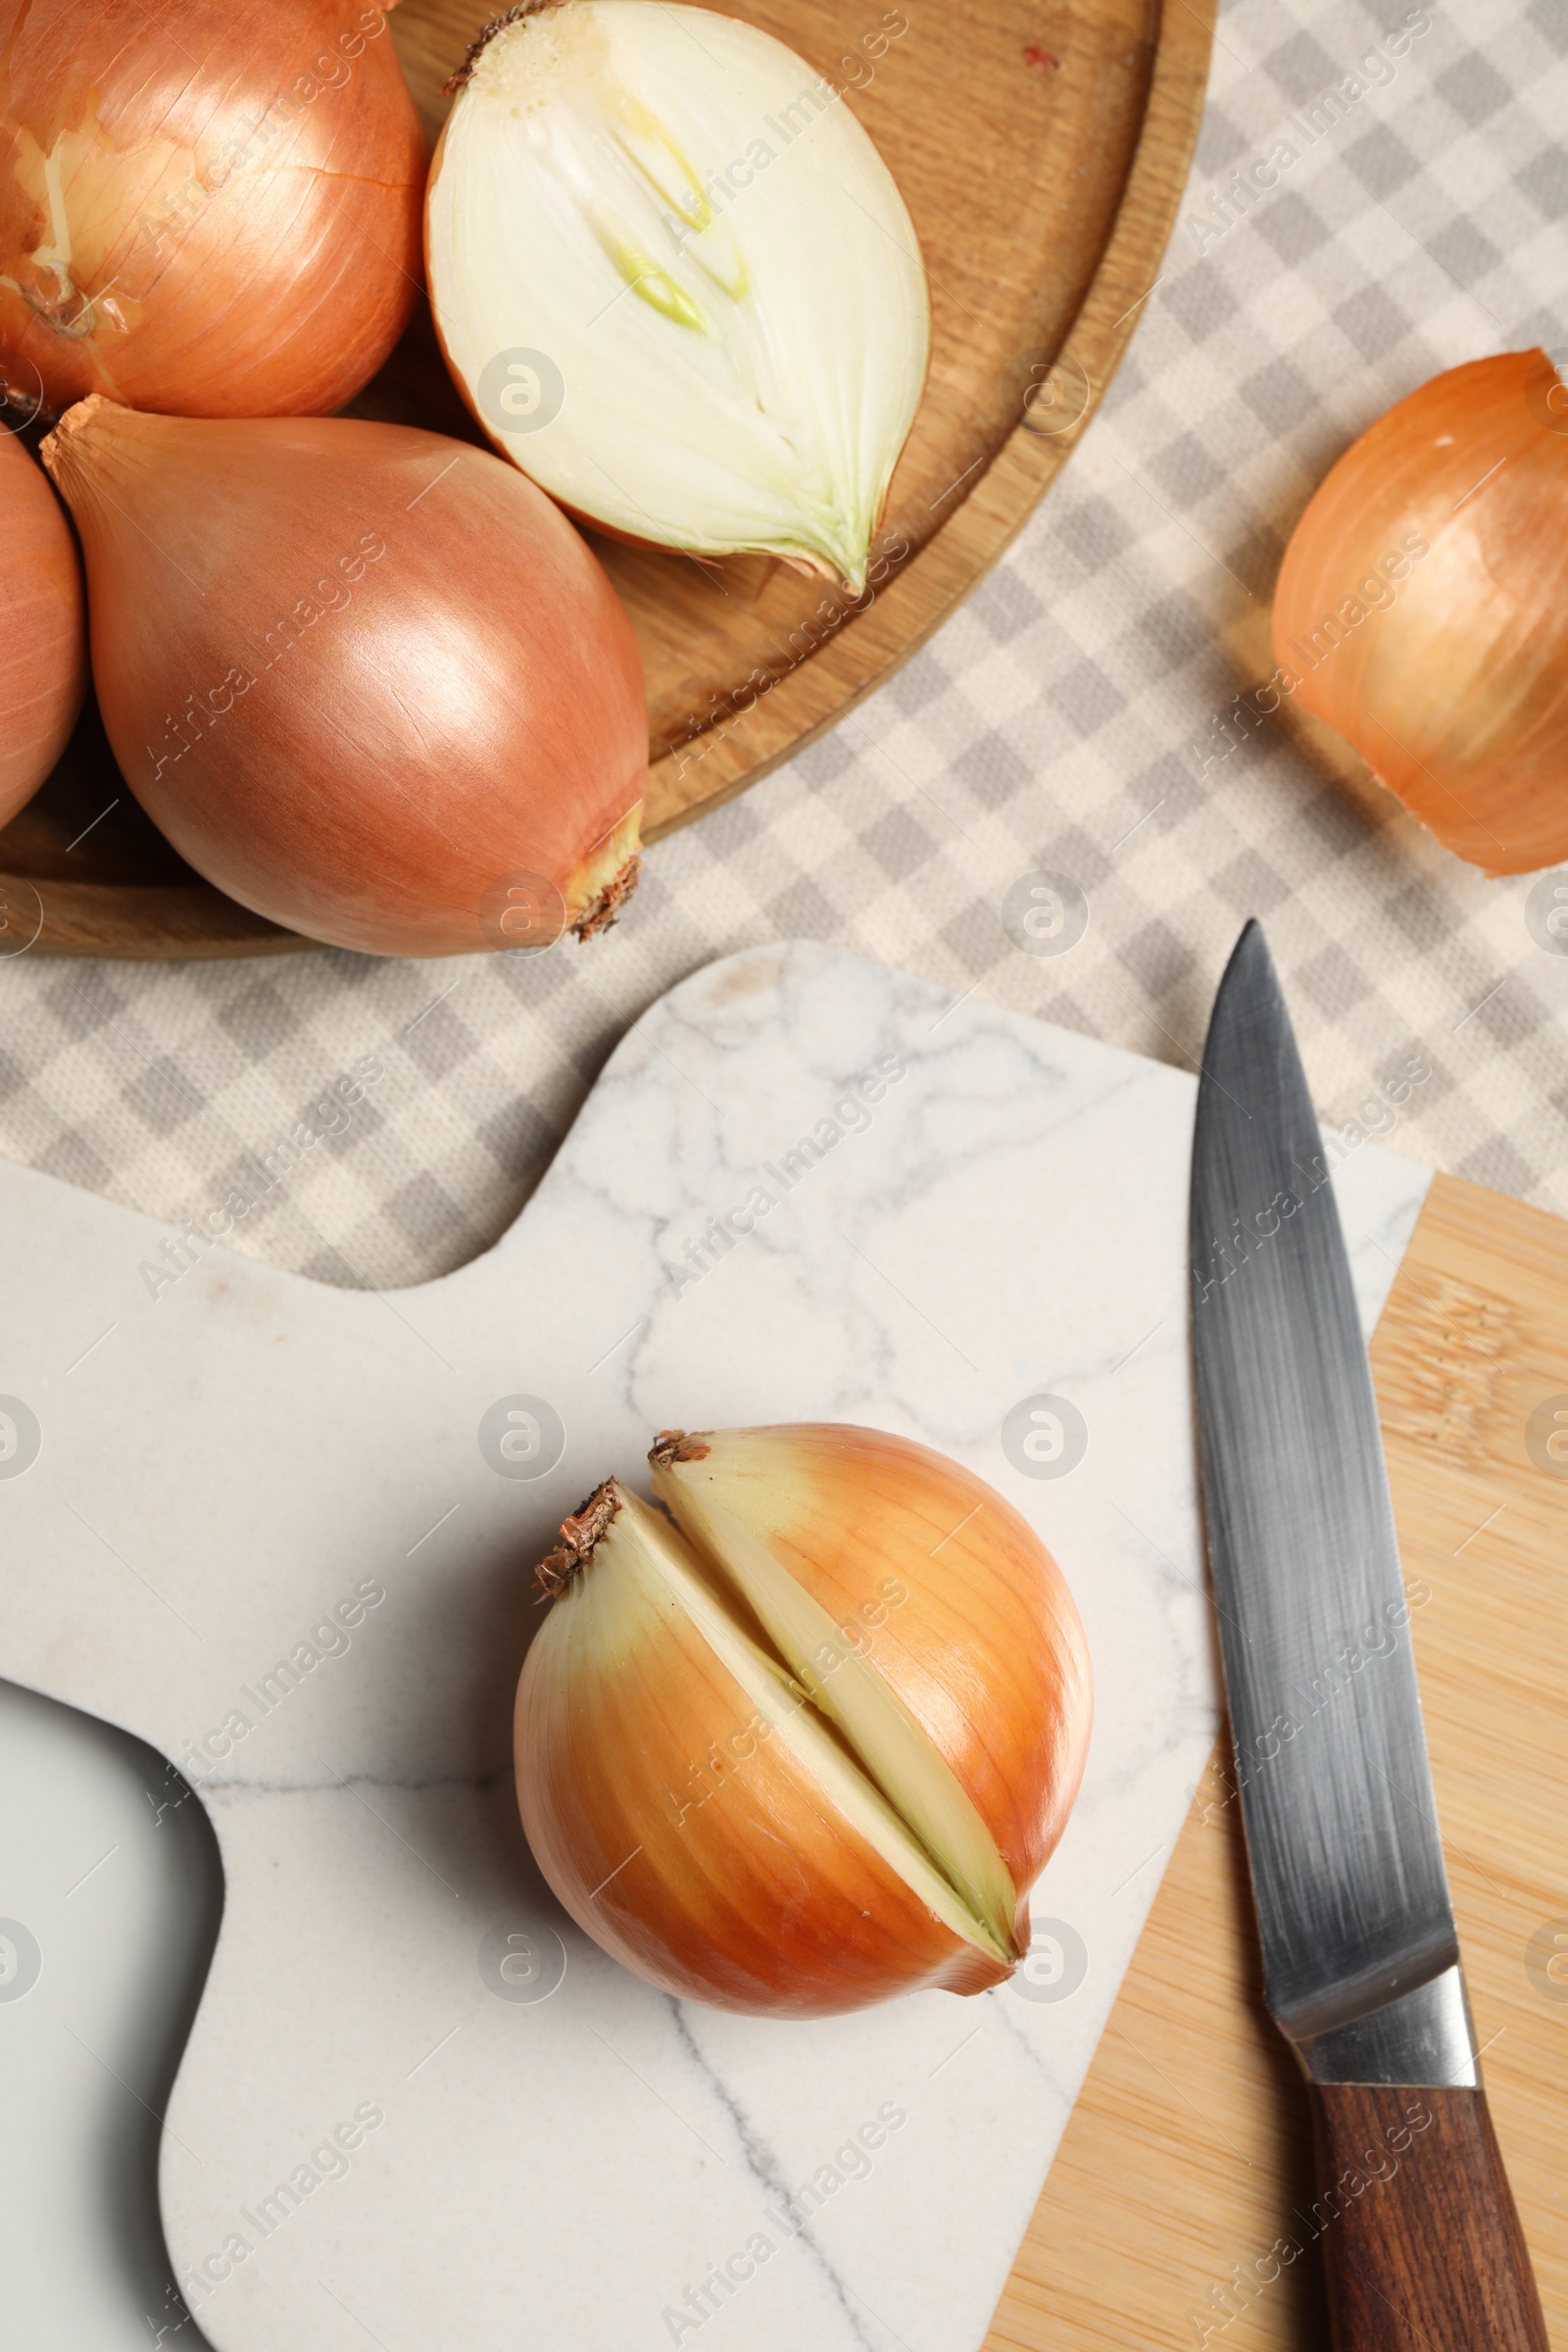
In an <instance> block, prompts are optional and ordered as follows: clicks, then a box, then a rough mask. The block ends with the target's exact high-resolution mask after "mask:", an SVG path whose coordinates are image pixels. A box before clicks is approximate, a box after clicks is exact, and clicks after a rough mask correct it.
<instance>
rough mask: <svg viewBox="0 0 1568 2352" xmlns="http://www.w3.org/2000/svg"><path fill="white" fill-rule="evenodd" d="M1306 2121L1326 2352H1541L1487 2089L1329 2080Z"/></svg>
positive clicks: (1536, 2302) (1534, 2300) (1541, 2334)
mask: <svg viewBox="0 0 1568 2352" xmlns="http://www.w3.org/2000/svg"><path fill="white" fill-rule="evenodd" d="M1312 2100H1313V2106H1314V2108H1315V2110H1316V2117H1317V2158H1318V2163H1317V2172H1318V2193H1317V2195H1316V2197H1315V2198H1314V2199H1313V2202H1312V2211H1313V2213H1314V2215H1319V2216H1321V2217H1322V2219H1323V2223H1324V2229H1323V2240H1322V2243H1323V2274H1324V2283H1325V2285H1326V2286H1327V2289H1328V2299H1329V2326H1330V2328H1331V2329H1332V2332H1333V2336H1334V2343H1335V2348H1336V2352H1403V2347H1404V2346H1406V2345H1407V2344H1409V2343H1411V2342H1414V2343H1416V2344H1428V2345H1430V2346H1431V2348H1432V2352H1546V2330H1545V2326H1544V2321H1543V2318H1542V2311H1541V2299H1540V2296H1539V2295H1538V2293H1537V2291H1536V2283H1535V2278H1534V2276H1533V2274H1532V2271H1531V2267H1530V2256H1529V2254H1528V2252H1527V2251H1526V2248H1525V2243H1524V2238H1523V2236H1522V2234H1521V2232H1520V2229H1519V2215H1518V2210H1517V2208H1516V2206H1515V2204H1514V2201H1513V2194H1512V2191H1511V2190H1510V2188H1509V2185H1508V2178H1507V2174H1506V2172H1505V2171H1504V2169H1503V2162H1502V2155H1501V2151H1500V2150H1499V2148H1498V2146H1497V2135H1496V2133H1495V2131H1494V2130H1493V2126H1492V2117H1491V2114H1490V2112H1489V2110H1488V2106H1487V2094H1486V2092H1485V2091H1484V2090H1433V2089H1425V2090H1417V2089H1413V2088H1411V2087H1410V2086H1409V2085H1408V2084H1406V2085H1403V2086H1399V2085H1396V2084H1390V2083H1377V2084H1372V2083H1362V2082H1336V2083H1334V2084H1332V2085H1324V2086H1323V2087H1322V2088H1320V2089H1317V2090H1315V2091H1314V2092H1313V2094H1312Z"/></svg>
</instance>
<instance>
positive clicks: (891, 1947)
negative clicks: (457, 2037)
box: [515, 1424, 1091, 2017]
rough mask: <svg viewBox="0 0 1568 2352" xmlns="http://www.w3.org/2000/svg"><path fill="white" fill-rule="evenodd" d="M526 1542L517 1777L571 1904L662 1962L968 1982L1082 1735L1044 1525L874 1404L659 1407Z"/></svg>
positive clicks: (1061, 1800)
mask: <svg viewBox="0 0 1568 2352" xmlns="http://www.w3.org/2000/svg"><path fill="white" fill-rule="evenodd" d="M650 1458H651V1460H652V1463H653V1475H654V1486H655V1491H656V1493H657V1495H658V1496H659V1500H660V1503H661V1504H662V1506H663V1507H662V1509H661V1508H657V1507H656V1508H654V1509H650V1508H649V1506H648V1505H647V1504H646V1503H644V1502H642V1501H640V1500H639V1499H638V1497H637V1496H636V1495H632V1494H630V1493H628V1491H627V1490H626V1489H625V1488H624V1487H622V1486H620V1485H619V1484H618V1483H616V1482H615V1481H611V1482H610V1483H609V1484H608V1485H606V1486H604V1487H602V1488H601V1489H600V1490H599V1491H598V1493H597V1494H595V1495H591V1496H590V1497H589V1499H588V1501H587V1502H586V1503H584V1504H582V1505H581V1506H580V1507H579V1509H578V1511H577V1512H576V1513H575V1514H574V1515H573V1516H572V1517H571V1518H570V1519H568V1520H567V1521H566V1522H565V1524H564V1526H563V1529H562V1543H561V1547H560V1548H559V1549H558V1550H557V1551H555V1552H553V1553H552V1554H551V1556H550V1558H549V1559H547V1560H546V1561H545V1562H544V1563H543V1565H542V1567H541V1570H540V1579H541V1582H542V1584H543V1585H544V1587H545V1592H546V1595H547V1597H548V1598H549V1599H550V1601H551V1606H550V1610H549V1614H548V1616H547V1617H546V1619H545V1622H544V1624H543V1626H542V1627H541V1628H540V1630H539V1633H538V1635H537V1636H536V1638H535V1640H534V1642H533V1644H532V1647H531V1648H530V1649H529V1652H528V1656H527V1660H526V1662H525V1664H524V1667H523V1671H522V1678H521V1682H520V1684H519V1686H518V1691H517V1709H516V1731H515V1738H516V1765H517V1796H518V1803H519V1806H520V1808H521V1813H522V1820H523V1826H524V1828H525V1829H526V1831H527V1833H528V1838H529V1842H530V1843H531V1845H532V1847H533V1850H534V1854H535V1856H536V1858H537V1860H538V1862H539V1865H540V1868H541V1869H542V1870H543V1872H544V1874H545V1876H546V1878H547V1879H548V1880H549V1882H550V1884H551V1886H552V1887H554V1888H555V1891H556V1893H557V1894H558V1895H559V1896H560V1898H561V1900H562V1902H563V1903H564V1905H565V1907H566V1909H567V1910H568V1911H569V1912H570V1913H571V1916H572V1917H573V1918H574V1919H575V1920H576V1921H577V1923H578V1925H579V1926H580V1927H581V1928H583V1929H584V1930H585V1931H586V1933H587V1934H588V1935H590V1936H593V1937H595V1938H596V1940H597V1941H598V1942H599V1943H601V1944H602V1945H603V1946H604V1947H605V1949H606V1950H607V1951H609V1952H612V1953H613V1954H614V1956H615V1957H616V1958H617V1959H619V1960H621V1961H623V1962H624V1963H625V1964H626V1965H627V1966H628V1967H629V1968H633V1969H636V1970H637V1971H638V1972H639V1974H641V1975H642V1976H644V1977H647V1978H648V1979H650V1980H651V1982H652V1983H654V1984H655V1985H660V1986H662V1988H663V1989H664V1990H665V1991H668V1992H673V1993H676V1994H680V1995H685V1996H689V1997H691V1998H694V1999H697V2000H702V2001H708V2002H711V2003H712V2004H714V2005H715V2006H717V2007H719V2008H727V2009H740V2010H753V2011H757V2012H760V2013H764V2014H767V2015H772V2016H778V2017H815V2016H826V2015H829V2014H832V2013H833V2012H835V2011H839V2010H849V2009H858V2008H861V2007H863V2006H865V2005H866V2004H867V2003H868V2002H871V2001H877V2000H883V1999H886V1998H887V1997H889V1996H890V1995H891V1994H894V1993H899V1992H909V1991H915V1990H918V1989H921V1988H924V1987H928V1986H936V1987H941V1988H942V1989H944V1990H947V1991H950V1992H961V1993H972V1992H983V1991H985V1990H986V1989H987V1988H988V1987H989V1986H991V1985H1000V1984H1002V1983H1004V1982H1005V1979H1006V1978H1007V1977H1009V1976H1010V1975H1011V1974H1012V1972H1013V1969H1014V1968H1015V1966H1016V1964H1017V1962H1018V1960H1019V1959H1020V1958H1021V1957H1022V1955H1023V1954H1024V1953H1025V1952H1026V1951H1027V1950H1028V1948H1029V1942H1030V1933H1031V1931H1030V1921H1029V1890H1030V1887H1032V1886H1033V1884H1034V1882H1035V1880H1036V1879H1037V1878H1038V1877H1039V1874H1040V1872H1041V1870H1042V1869H1043V1868H1044V1866H1045V1863H1046V1861H1047V1858H1048V1857H1049V1855H1050V1854H1051V1852H1052V1849H1053V1848H1054V1845H1055V1843H1056V1841H1057V1839H1058V1838H1060V1836H1061V1833H1062V1830H1063V1828H1064V1827H1065V1824H1066V1820H1067V1816H1068V1812H1069V1810H1070V1808H1071V1805H1072V1802H1073V1798H1074V1796H1075V1795H1076V1793H1077V1789H1078V1784H1079V1780H1080V1777H1081V1775H1082V1772H1083V1765H1084V1755H1085V1750H1086V1748H1087V1745H1088V1740H1089V1723H1090V1712H1091V1698H1090V1678H1089V1661H1088V1657H1087V1654H1086V1650H1085V1646H1084V1637H1083V1629H1082V1627H1081V1626H1080V1624H1079V1621H1078V1615H1077V1611H1076V1610H1075V1608H1074V1607H1073V1603H1072V1599H1071V1596H1070V1595H1069V1593H1068V1592H1067V1589H1066V1586H1065V1585H1064V1584H1063V1582H1062V1579H1061V1576H1060V1574H1059V1572H1058V1570H1057V1568H1056V1565H1055V1563H1054V1560H1053V1559H1052V1557H1051V1554H1050V1553H1049V1552H1048V1551H1047V1549H1046V1547H1045V1545H1044V1544H1042V1543H1041V1542H1040V1539H1039V1538H1038V1537H1037V1536H1036V1535H1035V1534H1034V1532H1033V1530H1032V1529H1031V1528H1030V1527H1029V1526H1028V1525H1027V1524H1026V1523H1025V1522H1024V1521H1023V1520H1022V1519H1021V1518H1020V1517H1019V1515H1018V1513H1017V1512H1016V1511H1014V1510H1013V1509H1012V1508H1011V1506H1010V1505H1009V1504H1008V1503H1006V1502H1005V1501H1004V1499H1003V1497H1002V1496H1001V1495H997V1494H995V1493H994V1492H993V1491H992V1489H991V1488H989V1487H987V1486H986V1485H984V1484H983V1482H982V1481H981V1480H980V1479H978V1478H976V1477H975V1476H974V1475H973V1474H972V1473H971V1472H969V1471H967V1470H964V1469H962V1468H961V1467H960V1466H959V1465H958V1464H957V1463H956V1462H951V1461H947V1460H945V1459H944V1458H943V1456H942V1455H940V1454H937V1453H933V1452H932V1451H930V1449H929V1448H928V1447H926V1446H916V1445H913V1444H911V1443H910V1442H909V1441H908V1440H907V1439H904V1438H895V1437H890V1436H887V1435H885V1434H884V1433H882V1432H881V1431H878V1430H870V1429H854V1428H844V1427H839V1426H835V1425H830V1424H816V1425H811V1424H807V1425H802V1426H798V1427H792V1428H790V1427H787V1428H781V1429H743V1430H715V1431H707V1432H705V1433H704V1434H703V1435H702V1436H700V1437H686V1436H685V1435H683V1434H682V1433H681V1432H680V1431H676V1430H671V1431H666V1432H665V1433H664V1435H663V1436H662V1437H661V1438H660V1440H659V1442H658V1444H657V1445H656V1446H655V1447H654V1450H653V1453H652V1455H651V1457H650Z"/></svg>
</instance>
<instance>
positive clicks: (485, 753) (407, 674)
mask: <svg viewBox="0 0 1568 2352" xmlns="http://www.w3.org/2000/svg"><path fill="white" fill-rule="evenodd" d="M43 457H44V462H45V464H46V465H47V466H49V468H50V470H51V472H52V473H53V475H54V478H55V481H56V483H57V484H58V486H59V488H60V491H61V494H62V496H63V497H64V498H65V500H66V502H67V504H68V505H69V506H70V508H71V510H72V512H73V515H74V516H75V518H76V525H77V529H78V531H79V533H80V536H81V544H82V550H83V554H84V556H85V558H86V567H87V590H88V612H89V618H90V627H91V640H92V664H93V676H94V680H95V683H96V685H97V690H98V700H99V704H100V707H101V709H102V711H103V717H104V724H105V727H106V728H107V730H108V734H109V740H110V742H111V744H112V745H113V747H114V752H115V757H116V759H117V760H119V762H120V765H121V768H122V771H123V774H124V777H125V780H126V782H127V783H128V784H129V786H130V788H131V790H132V792H133V793H134V794H135V795H136V798H137V799H138V800H139V801H140V802H141V804H142V807H143V808H144V809H146V810H147V813H148V814H149V816H151V817H152V819H153V821H154V823H155V824H157V825H158V826H159V828H160V830H161V831H162V832H163V833H164V834H165V835H166V836H167V837H168V839H169V840H170V841H171V842H172V844H173V846H174V848H175V849H176V850H178V852H179V853H180V856H181V857H183V858H187V859H188V860H189V862H190V863H191V864H192V865H193V866H194V867H195V868H196V870H197V872H198V873H200V874H202V875H204V876H205V877H206V879H207V880H208V881H209V882H212V883H214V884H216V885H217V887H218V888H219V889H221V890H223V891H226V892H227V893H228V895H229V897H230V898H233V899H237V900H238V901H239V903H240V904H241V905H242V906H245V907H251V908H252V909H253V910H254V911H255V912H256V913H258V914H262V915H266V916H268V917H269V918H270V920H271V921H273V922H276V923H281V924H284V925H286V926H287V927H288V928H289V929H291V930H296V931H301V932H304V933H305V934H306V936H307V937H309V938H312V939H318V940H323V941H325V942H327V943H328V944H329V945H332V946H334V947H342V948H354V949H358V950H361V951H362V952H364V953H366V954H369V955H379V956H450V955H460V954H464V953H470V952H473V951H475V950H480V949H486V948H489V949H495V950H511V949H518V948H537V947H540V946H548V945H549V944H551V942H552V941H553V940H554V939H555V938H557V937H559V936H560V934H561V932H562V931H563V930H564V928H565V927H566V926H567V924H570V926H571V927H572V928H574V929H575V930H576V931H577V932H578V933H579V936H587V934H588V933H589V932H591V931H593V930H596V929H599V928H602V927H603V925H604V924H605V923H606V922H607V921H610V920H613V917H614V914H615V913H616V912H617V911H618V908H619V907H620V905H621V903H622V902H623V900H624V899H625V897H626V896H627V894H628V892H629V891H630V890H631V888H632V886H633V885H634V883H635V880H636V876H637V864H638V856H637V845H638V822H639V817H640V814H641V809H642V799H643V792H644V788H645V784H646V777H647V760H648V735H647V720H646V714H645V705H644V694H643V678H642V663H641V660H640V657H639V655H638V651H637V642H636V638H635V637H634V635H633V633H632V627H631V623H630V621H629V620H628V618H627V617H626V613H625V610H624V608H623V607H622V605H621V604H620V601H619V599H618V598H617V597H616V595H615V593H614V591H613V588H612V587H611V585H610V582H609V580H608V579H607V578H606V577H605V574H604V572H603V570H602V569H601V567H600V565H599V564H598V562H597V561H596V559H595V558H594V556H593V555H592V554H591V553H590V551H589V549H588V548H587V546H586V545H585V544H584V542H583V540H582V539H581V537H580V536H579V534H578V533H577V532H576V531H575V530H573V528H572V526H571V524H570V523H569V522H568V521H567V520H566V518H565V516H564V515H563V514H562V513H561V512H560V510H559V508H557V507H554V506H552V504H551V503H550V501H549V500H548V499H547V498H545V497H544V496H543V494H542V493H541V492H540V491H538V490H536V489H535V488H534V486H533V484H532V483H531V482H529V481H527V480H526V479H525V478H524V477H523V476H522V475H521V474H519V473H517V472H516V471H515V468H513V467H512V466H505V465H503V464H502V462H501V461H500V459H499V458H494V457H492V456H490V455H489V453H488V452H487V451H484V450H478V449H474V448H471V447H470V446H469V445H468V444H466V443H465V442H457V441H449V440H447V439H445V438H444V437H443V436H442V435H440V434H436V433H425V432H418V431H416V430H415V429H414V428H413V427H411V426H407V425H396V424H376V423H370V422H367V421H361V420H359V419H356V418H349V417H301V418H294V419H283V418H261V419H256V420H252V421H245V422H241V421H238V420H235V421H218V420H210V419H204V418H195V419H192V418H185V417H160V416H152V415H148V414H145V413H142V412H139V411H135V410H131V409H122V408H118V407H116V406H115V405H114V403H112V402H110V401H105V400H101V399H97V398H94V399H91V400H87V401H83V402H81V403H79V404H78V406H77V407H75V408H74V409H72V410H70V411H69V412H68V413H67V415H66V417H65V418H64V419H63V420H62V422H61V423H60V424H59V425H58V426H57V427H56V429H55V431H54V432H53V433H52V434H51V435H50V437H49V439H48V440H47V441H46V442H45V444H44V448H43Z"/></svg>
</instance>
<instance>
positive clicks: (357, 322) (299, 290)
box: [0, 0, 425, 417]
mask: <svg viewBox="0 0 1568 2352" xmlns="http://www.w3.org/2000/svg"><path fill="white" fill-rule="evenodd" d="M393 4H394V5H395V0H393ZM0 15H3V17H4V18H6V19H9V24H8V25H7V27H6V34H5V39H4V41H3V42H0V365H3V367H4V369H5V373H6V378H7V385H8V390H9V396H10V397H11V399H12V400H13V401H14V402H21V403H24V404H25V405H27V406H29V407H30V408H32V409H34V410H35V409H36V408H38V407H43V408H48V409H50V410H57V411H58V410H60V409H63V408H65V407H67V406H68V405H69V404H70V403H71V402H73V401H74V400H79V399H82V398H83V397H85V395H86V394H88V393H89V392H103V393H107V394H109V395H110V396H111V397H113V398H114V399H116V400H119V401H123V402H124V403H126V404H127V405H129V406H132V407H137V408H150V409H162V410H166V411H173V412H177V413H179V414H182V415H185V416H192V417H262V416H285V415H297V414H313V413H314V414H319V413H323V412H325V411H328V410H331V409H336V408H340V407H341V406H342V405H343V403H344V402H345V401H347V400H349V399H351V398H352V397H353V395H354V393H356V392H357V391H358V390H359V388H360V386H361V385H362V384H364V383H365V382H366V381H367V380H368V378H369V377H370V376H371V375H373V374H374V372H375V370H376V368H379V367H380V365H381V363H382V361H383V360H384V359H385V358H386V356H387V354H388V352H390V350H391V348H392V346H393V344H394V343H395V342H396V341H397V338H398V336H399V335H400V334H401V332H402V330H403V328H404V326H405V325H406V323H407V321H408V319H409V316H410V313H411V311H412V309H413V306H414V303H415V300H416V298H417V292H418V280H419V275H420V258H419V212H420V190H421V187H422V183H423V179H424V174H425V142H424V133H423V130H422V128H421V126H420V123H419V120H418V116H417V113H416V111H415V106H414V101H413V99H412V97H411V96H410V94H409V90H408V85H407V84H406V82H405V81H404V79H403V73H402V69H401V68H400V66H399V64H398V61H397V58H396V56H395V55H394V53H393V48H392V42H391V37H390V35H389V34H388V32H387V28H386V18H385V12H384V9H383V8H381V7H377V6H371V5H366V0H267V5H266V6H265V7H257V6H255V5H251V4H249V0H181V5H180V6H179V8H178V9H177V10H173V11H170V10H157V9H151V8H148V7H145V6H143V5H141V0H30V4H29V5H18V4H17V0H13V5H12V6H11V7H10V8H8V9H3V10H0Z"/></svg>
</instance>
